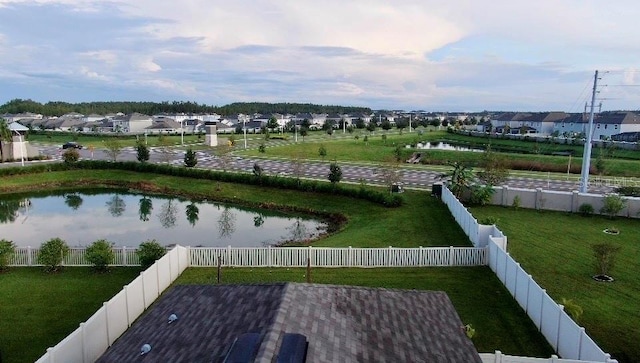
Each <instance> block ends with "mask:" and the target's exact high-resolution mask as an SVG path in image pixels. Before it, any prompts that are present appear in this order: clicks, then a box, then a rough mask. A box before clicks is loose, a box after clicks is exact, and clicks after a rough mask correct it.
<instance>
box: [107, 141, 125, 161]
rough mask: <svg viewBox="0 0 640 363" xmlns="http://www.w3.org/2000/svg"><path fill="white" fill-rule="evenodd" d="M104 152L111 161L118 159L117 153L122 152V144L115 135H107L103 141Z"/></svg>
mask: <svg viewBox="0 0 640 363" xmlns="http://www.w3.org/2000/svg"><path fill="white" fill-rule="evenodd" d="M104 147H105V148H106V151H105V152H106V153H107V155H108V156H109V158H111V160H112V161H117V160H118V155H120V153H121V152H122V148H123V147H122V144H121V143H120V141H118V139H116V138H115V137H109V138H107V139H106V140H105V141H104Z"/></svg>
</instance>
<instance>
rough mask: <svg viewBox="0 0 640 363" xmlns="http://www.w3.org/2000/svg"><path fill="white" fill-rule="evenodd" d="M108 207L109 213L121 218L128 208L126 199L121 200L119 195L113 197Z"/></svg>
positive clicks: (108, 202)
mask: <svg viewBox="0 0 640 363" xmlns="http://www.w3.org/2000/svg"><path fill="white" fill-rule="evenodd" d="M106 205H107V209H108V210H109V213H110V214H111V215H112V216H114V217H120V216H121V215H122V214H123V213H124V211H125V209H126V207H127V204H126V203H125V201H124V199H122V198H120V196H119V195H118V194H114V195H113V197H111V198H110V199H109V200H108V201H107V203H106Z"/></svg>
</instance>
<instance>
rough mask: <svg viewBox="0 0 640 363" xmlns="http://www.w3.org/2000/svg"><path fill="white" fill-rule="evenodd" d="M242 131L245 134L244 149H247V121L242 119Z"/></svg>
mask: <svg viewBox="0 0 640 363" xmlns="http://www.w3.org/2000/svg"><path fill="white" fill-rule="evenodd" d="M242 131H243V132H244V148H245V150H246V149H247V120H246V119H244V118H243V119H242Z"/></svg>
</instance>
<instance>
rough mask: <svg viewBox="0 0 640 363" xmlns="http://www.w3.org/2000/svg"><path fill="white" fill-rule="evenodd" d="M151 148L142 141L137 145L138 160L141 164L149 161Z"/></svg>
mask: <svg viewBox="0 0 640 363" xmlns="http://www.w3.org/2000/svg"><path fill="white" fill-rule="evenodd" d="M149 156H150V155H149V147H148V146H147V145H146V144H145V143H144V142H142V141H138V142H137V143H136V158H137V159H138V161H139V162H141V163H144V162H147V161H149Z"/></svg>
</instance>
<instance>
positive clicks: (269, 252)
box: [267, 246, 273, 267]
mask: <svg viewBox="0 0 640 363" xmlns="http://www.w3.org/2000/svg"><path fill="white" fill-rule="evenodd" d="M272 264H273V260H272V259H271V246H267V267H271V266H272Z"/></svg>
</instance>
